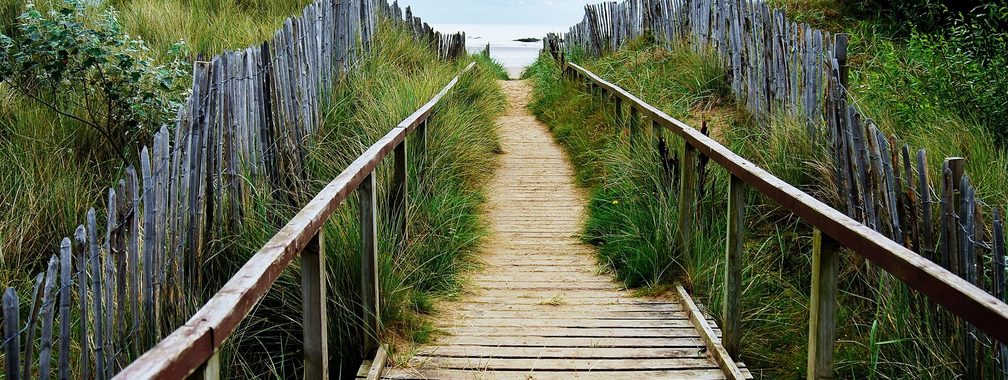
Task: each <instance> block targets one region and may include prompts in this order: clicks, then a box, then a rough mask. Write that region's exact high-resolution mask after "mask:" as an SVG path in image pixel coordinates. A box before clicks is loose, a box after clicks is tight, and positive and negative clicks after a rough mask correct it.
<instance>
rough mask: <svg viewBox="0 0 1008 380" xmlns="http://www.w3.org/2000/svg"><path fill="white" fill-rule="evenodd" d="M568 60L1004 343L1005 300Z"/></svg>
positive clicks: (744, 178)
mask: <svg viewBox="0 0 1008 380" xmlns="http://www.w3.org/2000/svg"><path fill="white" fill-rule="evenodd" d="M568 65H569V66H570V67H572V68H574V69H575V70H576V71H577V72H578V73H580V74H581V75H582V76H585V77H587V78H590V79H591V80H592V81H593V82H595V83H598V84H599V85H601V86H603V87H604V88H606V89H608V90H609V91H612V92H615V93H617V94H618V95H619V96H620V97H622V98H623V99H624V100H628V101H630V102H631V103H635V104H637V105H638V107H639V108H640V109H641V111H642V113H643V114H644V116H645V117H648V118H650V119H652V120H657V121H659V122H660V123H661V124H662V125H663V126H664V127H665V128H667V129H669V130H670V131H672V132H674V133H676V134H678V135H680V136H682V137H683V138H684V139H685V140H686V141H687V142H688V143H690V144H691V145H692V146H695V147H696V149H697V150H699V151H700V153H701V154H704V155H706V156H708V157H710V158H711V160H713V161H714V162H717V163H718V164H719V165H721V166H722V167H724V168H725V169H726V170H728V172H730V173H731V174H733V175H735V176H737V177H738V178H739V179H741V180H742V181H743V182H745V183H747V184H749V185H750V186H751V187H753V188H754V189H755V190H756V191H758V192H760V193H761V194H763V195H765V196H766V197H767V198H769V199H771V200H773V201H775V202H776V203H778V204H780V205H781V206H782V207H784V208H785V209H787V210H789V211H791V212H793V213H795V214H796V215H798V216H799V217H801V218H802V219H803V220H804V221H806V222H808V223H809V224H811V225H812V226H814V227H816V228H818V229H819V230H821V231H822V232H823V233H825V234H827V235H829V236H830V237H832V238H833V239H834V240H835V241H838V242H840V243H841V244H843V245H844V246H845V247H847V248H850V249H851V250H852V251H854V252H855V253H857V254H859V255H862V256H864V257H865V258H867V259H868V260H870V261H872V262H873V263H875V264H876V265H878V266H879V267H880V268H882V269H883V270H885V271H887V272H889V273H891V274H893V275H894V276H896V277H897V278H899V279H900V280H902V281H903V282H904V283H906V284H907V285H908V286H910V287H911V288H913V289H916V290H918V291H920V292H921V293H923V294H926V295H928V296H930V297H931V298H932V299H934V300H935V302H937V303H938V304H941V305H942V306H944V307H945V308H947V309H948V310H949V311H950V312H952V313H953V314H956V315H958V316H960V317H962V318H963V319H965V320H966V321H968V322H970V323H972V324H974V325H975V326H977V327H978V328H980V329H981V330H983V331H984V332H986V333H988V334H990V335H991V337H992V338H994V339H998V340H999V341H1002V342H1005V341H1008V329H1004V328H1001V326H1003V325H1004V324H1006V323H1008V305H1006V304H1005V303H1004V302H1002V301H1000V300H997V299H995V298H994V297H993V296H991V295H989V294H987V293H986V292H985V291H983V290H981V289H979V288H977V287H976V286H975V285H973V284H971V283H969V282H968V281H966V280H963V279H961V278H958V277H957V276H955V275H954V274H952V273H950V272H949V271H948V270H946V269H944V268H941V267H939V266H938V265H936V264H934V263H933V262H930V261H928V260H927V259H925V258H923V257H921V256H920V255H918V254H916V253H915V252H913V251H911V250H909V249H907V248H906V247H903V246H902V245H900V244H898V243H896V242H893V241H892V240H890V239H888V238H886V237H885V236H882V235H881V234H879V233H878V232H876V231H873V230H871V229H870V228H868V227H867V226H865V225H863V224H861V223H858V222H857V221H855V220H854V219H851V218H850V217H848V216H846V215H844V214H843V213H842V212H839V211H837V210H835V209H833V208H832V207H830V206H828V205H826V204H825V203H823V202H822V201H819V200H817V199H815V198H814V197H813V196H811V195H809V194H807V193H805V192H803V191H801V190H799V189H797V188H795V187H794V186H792V185H790V184H788V183H786V182H784V181H783V180H781V179H780V178H777V177H775V176H773V175H772V174H770V173H768V172H767V171H765V170H763V169H762V168H760V167H758V166H756V165H755V164H753V163H752V162H750V161H748V160H746V159H744V158H742V157H740V156H738V155H737V154H735V153H734V152H732V151H731V150H729V149H728V148H726V147H724V146H723V145H721V144H720V143H718V142H716V141H714V140H713V139H711V138H709V137H707V136H704V135H703V134H701V133H700V132H698V131H697V130H695V129H693V128H692V127H690V126H688V125H686V124H685V123H683V122H681V121H679V120H676V119H674V118H672V117H670V116H668V114H666V113H665V112H663V111H661V110H659V109H657V108H654V107H653V106H651V105H649V104H647V103H645V102H643V101H641V100H640V99H638V98H637V97H635V96H633V95H632V94H630V93H628V92H626V91H625V90H623V89H621V88H619V87H618V86H615V85H613V84H611V83H609V82H607V81H605V80H603V79H601V78H599V77H598V76H597V75H595V74H592V73H590V72H589V71H587V70H585V69H584V68H581V67H580V66H577V65H576V64H573V63H568Z"/></svg>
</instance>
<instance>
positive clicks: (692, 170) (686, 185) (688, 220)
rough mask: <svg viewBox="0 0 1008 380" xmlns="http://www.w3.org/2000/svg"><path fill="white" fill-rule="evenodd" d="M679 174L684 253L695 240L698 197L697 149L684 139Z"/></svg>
mask: <svg viewBox="0 0 1008 380" xmlns="http://www.w3.org/2000/svg"><path fill="white" fill-rule="evenodd" d="M680 171H681V173H682V174H681V175H680V176H679V224H678V225H679V238H680V239H681V241H680V244H681V245H682V251H683V253H689V252H690V249H691V246H692V243H691V242H692V241H693V208H694V206H695V203H696V202H695V199H696V149H695V148H693V146H692V145H690V143H689V141H683V156H682V166H681V167H680Z"/></svg>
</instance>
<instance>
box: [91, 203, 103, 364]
mask: <svg viewBox="0 0 1008 380" xmlns="http://www.w3.org/2000/svg"><path fill="white" fill-rule="evenodd" d="M87 234H88V239H87V240H88V246H89V249H90V251H89V252H90V253H89V255H88V257H89V260H90V261H91V263H90V267H91V284H92V288H91V293H92V294H93V295H94V297H93V300H94V346H95V376H98V377H100V378H105V375H106V373H107V372H106V369H105V368H106V365H107V364H106V362H105V358H106V352H105V322H104V319H105V310H104V308H103V307H104V305H103V298H102V275H101V272H102V270H101V262H99V261H98V252H99V251H98V226H97V221H96V220H95V209H93V208H92V209H90V210H88V213H87Z"/></svg>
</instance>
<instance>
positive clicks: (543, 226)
mask: <svg viewBox="0 0 1008 380" xmlns="http://www.w3.org/2000/svg"><path fill="white" fill-rule="evenodd" d="M502 85H503V86H504V89H505V91H506V92H507V94H508V97H509V100H510V102H511V107H510V111H509V112H508V114H507V115H505V116H503V117H502V118H501V119H500V121H499V127H500V129H501V136H502V138H503V148H504V154H503V155H502V159H501V163H500V168H499V169H498V171H497V175H496V177H495V179H494V180H493V182H492V184H491V188H490V192H489V193H490V195H489V204H488V208H487V212H488V217H489V220H490V223H491V229H492V236H491V238H490V241H489V242H488V244H487V245H486V249H485V254H484V256H483V260H484V261H485V266H484V268H483V269H482V270H480V271H478V272H477V273H474V274H473V275H472V277H471V281H472V285H473V286H472V287H473V290H472V292H471V294H467V295H465V296H463V297H461V299H460V300H459V301H456V302H454V303H452V304H449V305H444V307H442V309H444V310H446V315H445V316H443V317H441V318H439V322H438V328H439V329H441V330H442V331H444V332H445V336H443V337H441V338H440V339H438V340H437V341H436V342H435V343H434V344H432V345H429V346H426V347H422V348H420V349H419V350H418V351H417V352H416V354H415V355H414V356H413V357H412V358H411V359H410V360H409V361H408V362H407V363H399V365H398V366H393V367H390V368H388V369H386V370H385V371H384V376H385V377H386V378H390V379H428V378H431V379H433V378H461V379H473V378H479V379H484V378H487V379H495V378H501V379H554V378H555V379H568V378H598V379H620V378H627V379H631V378H632V379H639V378H664V379H724V378H726V377H725V375H724V373H723V372H722V370H721V369H720V368H719V366H718V364H717V362H716V361H715V360H714V358H712V357H711V356H712V355H711V354H710V352H711V350H710V349H708V347H707V346H706V345H705V343H704V340H703V339H702V332H701V330H698V329H697V328H695V327H694V324H693V322H691V320H690V317H689V315H690V314H689V310H690V308H689V307H688V306H686V307H684V305H683V304H682V303H681V302H680V301H679V299H677V298H672V297H665V298H662V299H655V298H636V297H633V296H631V295H630V293H629V292H627V291H625V290H621V289H620V286H619V285H618V284H617V283H614V282H613V281H612V280H611V277H610V276H609V275H608V274H603V273H599V270H598V267H597V265H596V264H595V256H594V251H593V250H592V248H591V247H590V246H587V245H584V244H581V243H580V242H579V240H578V238H577V234H578V233H579V231H580V222H581V220H582V217H583V213H584V206H585V202H586V201H585V197H584V195H583V194H581V192H580V191H579V190H578V189H577V188H576V187H575V185H574V183H573V172H572V170H571V167H570V164H569V163H568V161H567V159H566V156H565V154H564V153H563V151H562V150H561V149H560V147H559V146H557V145H556V143H555V142H554V141H553V139H552V137H551V136H550V134H549V132H548V131H547V130H546V127H545V126H543V125H542V124H540V123H539V122H538V121H537V120H536V119H535V118H534V117H533V116H532V115H530V114H529V113H528V112H527V111H526V110H525V108H524V105H525V104H527V100H528V99H527V98H528V84H526V83H524V82H518V81H511V82H502ZM710 323H711V325H713V322H710ZM712 332H713V333H714V334H716V335H720V332H719V331H718V330H717V329H716V327H715V328H714V329H713V330H712ZM739 366H740V367H741V368H742V373H743V374H744V375H745V376H746V377H748V376H749V373H748V371H746V370H745V368H744V367H743V366H742V365H741V364H739Z"/></svg>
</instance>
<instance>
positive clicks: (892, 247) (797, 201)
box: [564, 63, 1008, 379]
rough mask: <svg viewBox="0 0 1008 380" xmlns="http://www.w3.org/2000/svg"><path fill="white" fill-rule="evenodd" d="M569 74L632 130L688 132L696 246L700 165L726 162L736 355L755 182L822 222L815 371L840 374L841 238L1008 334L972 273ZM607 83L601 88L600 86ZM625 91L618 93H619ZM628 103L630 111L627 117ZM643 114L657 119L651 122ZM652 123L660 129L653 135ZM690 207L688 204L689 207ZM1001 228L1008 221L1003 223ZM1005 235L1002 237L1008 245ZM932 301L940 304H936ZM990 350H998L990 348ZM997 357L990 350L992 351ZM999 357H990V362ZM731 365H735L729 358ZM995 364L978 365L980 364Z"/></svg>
mask: <svg viewBox="0 0 1008 380" xmlns="http://www.w3.org/2000/svg"><path fill="white" fill-rule="evenodd" d="M564 74H565V76H566V77H568V78H570V79H571V80H575V81H578V82H579V83H583V84H584V85H585V87H586V88H588V89H589V90H590V91H593V92H597V93H598V94H600V95H601V96H600V97H599V98H600V99H601V101H603V102H605V103H608V104H612V105H613V106H614V109H615V112H616V113H617V114H618V116H617V117H616V120H618V121H619V122H620V123H621V126H622V125H625V126H627V128H629V133H628V135H629V136H631V138H638V139H645V138H650V139H651V140H653V141H655V142H656V143H655V145H658V144H659V143H657V141H658V139H659V137H660V136H661V135H662V134H661V133H660V131H662V130H666V131H670V132H671V133H673V134H674V135H676V136H679V137H681V138H682V139H683V152H682V155H681V157H682V161H681V162H682V165H681V166H680V172H679V173H678V176H679V178H678V184H679V189H678V190H679V206H678V210H680V212H679V215H678V226H679V234H680V235H679V236H678V237H677V239H678V240H679V242H680V245H681V246H682V247H683V249H685V250H689V249H692V247H691V241H692V240H693V236H692V231H693V227H694V225H695V224H696V220H695V218H696V216H695V213H694V212H693V210H696V209H697V206H698V200H697V197H696V194H697V191H696V190H697V183H698V177H699V175H700V173H701V172H700V171H698V170H697V167H698V161H699V160H701V159H704V158H706V159H709V160H710V161H711V162H714V163H716V164H718V165H719V166H721V167H723V168H724V169H725V170H726V171H727V172H728V173H729V174H730V175H731V180H730V183H729V190H728V212H727V214H728V218H727V229H726V231H727V234H728V236H727V244H726V252H725V263H726V265H725V268H724V271H725V278H724V281H725V283H724V292H725V294H724V295H725V298H724V308H723V309H722V315H721V317H722V323H721V327H722V333H723V335H722V344H723V346H724V347H725V349H726V350H727V351H728V353H729V354H730V355H733V356H734V355H736V354H737V352H738V347H739V337H740V331H739V329H740V326H739V324H738V321H739V319H740V318H741V315H740V310H741V309H740V296H741V284H742V282H741V276H742V267H743V266H744V263H743V262H742V249H743V245H742V243H743V242H744V240H745V225H746V224H745V221H744V220H745V219H744V218H745V213H744V209H745V207H744V206H745V204H744V202H745V192H746V191H747V189H749V188H751V189H754V190H756V191H757V192H759V193H760V194H761V195H763V196H765V197H767V198H768V199H770V200H772V201H774V202H776V203H777V204H779V205H780V206H781V207H782V208H784V209H786V210H788V211H790V212H792V213H793V214H794V215H796V216H798V217H800V218H801V219H802V220H803V221H805V222H807V223H808V224H809V225H811V226H812V227H814V228H815V230H814V232H813V239H812V242H813V252H812V286H811V288H812V291H811V301H810V316H809V345H808V378H810V379H832V378H834V376H835V374H834V370H833V350H834V344H835V341H836V323H837V316H836V296H837V293H838V284H837V275H838V273H839V271H838V266H839V253H838V252H839V251H838V248H839V246H843V247H846V248H848V249H850V250H851V251H852V252H853V253H855V254H858V255H860V256H862V257H864V258H866V259H868V260H870V261H871V262H872V263H874V264H875V265H877V266H878V268H880V269H882V270H884V271H886V272H887V273H889V274H891V275H892V276H895V277H896V278H899V279H900V280H902V281H903V282H904V283H905V284H906V285H907V286H908V287H910V288H911V289H914V290H916V291H918V292H920V293H921V294H923V295H926V296H928V297H929V298H928V299H929V300H930V301H932V302H934V303H935V304H937V305H941V306H942V307H943V308H944V310H947V312H948V313H949V314H948V315H953V316H956V317H957V318H961V320H962V321H964V322H966V323H970V324H972V325H973V326H976V327H971V331H970V333H971V334H973V336H978V335H979V334H980V333H986V334H989V335H990V337H992V338H993V339H994V340H996V341H1000V342H1006V341H1008V329H1005V328H1004V326H1006V325H1008V305H1006V304H1005V302H1003V298H1002V299H999V298H996V297H994V296H992V295H991V294H988V293H987V292H985V291H984V290H983V289H981V288H980V287H978V286H977V285H975V284H974V283H973V282H971V281H970V280H969V279H967V278H962V277H960V276H957V275H956V274H954V273H952V272H950V271H949V270H948V269H945V268H943V267H941V266H939V265H938V264H936V263H934V262H932V261H929V260H927V259H926V258H924V257H922V256H920V255H918V254H916V253H914V252H913V251H911V250H910V249H909V248H908V247H906V246H904V245H902V244H901V243H898V242H895V241H893V240H892V239H890V238H889V237H887V236H885V235H883V234H882V233H880V232H879V231H876V230H874V229H872V228H870V227H869V226H867V225H865V224H862V223H859V222H857V221H856V220H854V219H852V218H851V217H850V216H848V215H845V214H844V213H843V212H840V211H837V210H836V209H833V208H832V207H830V206H828V205H826V204H825V203H823V202H821V201H819V200H818V199H816V198H815V197H813V196H811V195H809V194H807V193H805V192H803V191H801V190H799V189H798V188H795V187H794V186H792V185H790V184H788V183H787V182H785V181H783V180H781V179H780V178H777V177H775V176H774V175H772V174H770V173H768V172H767V171H765V170H763V169H762V168H760V167H758V166H756V165H755V164H753V163H752V162H749V161H748V160H746V159H745V158H743V157H740V156H738V155H737V154H735V153H734V152H732V151H731V150H730V149H728V148H726V147H724V146H723V145H721V144H719V143H718V142H717V141H715V140H713V139H711V138H710V137H708V136H706V135H705V134H704V133H702V132H700V131H698V130H696V129H694V128H692V127H690V126H688V125H686V124H685V123H683V122H681V121H679V120H676V119H674V118H672V117H670V116H668V115H667V114H665V113H664V112H662V111H661V110H659V109H657V108H655V107H653V106H651V105H650V104H648V103H646V102H644V101H643V100H640V99H639V98H638V97H636V96H635V95H633V94H631V93H629V92H627V91H626V90H624V89H622V88H620V87H619V86H617V85H615V84H613V83H610V82H608V81H606V80H604V79H602V78H600V77H598V76H597V75H595V74H594V73H592V72H590V71H588V70H586V69H584V68H583V67H581V66H578V65H577V64H574V63H568V64H566V65H565V66H564ZM595 89H599V90H600V91H595ZM617 99H618V100H617ZM623 104H625V105H626V108H628V109H629V111H630V112H629V113H630V116H629V117H624V115H623V113H624V111H623V108H624V107H623ZM643 120H650V123H651V124H652V127H651V128H646V127H645V126H646V125H647V124H645V123H642V121H643ZM647 129H650V130H652V131H654V133H653V134H651V136H648V134H647V131H646V130H647ZM682 210H688V211H685V212H683V211H682ZM995 231H997V233H998V234H1000V229H996V230H995ZM1003 244H1004V243H1003V240H1002V241H1001V243H999V244H998V245H999V246H1000V248H998V249H1003ZM931 306H932V307H933V306H934V305H931ZM986 352H987V353H990V352H991V351H986ZM991 358H992V357H991V356H990V355H988V359H991ZM991 361H992V360H987V361H984V362H983V363H987V364H989V363H990V362H991ZM725 367H727V369H726V371H727V372H734V371H737V368H736V369H734V371H733V370H732V368H731V367H732V365H731V364H728V363H724V364H722V368H723V369H724V368H725ZM983 368H990V367H989V366H988V367H978V370H979V369H983ZM994 376H996V375H995V372H993V369H992V368H991V369H990V371H988V372H984V373H981V374H978V375H977V377H976V378H993V377H994Z"/></svg>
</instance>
